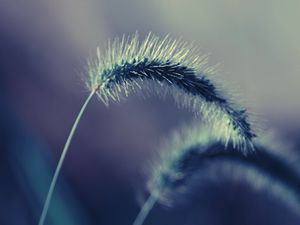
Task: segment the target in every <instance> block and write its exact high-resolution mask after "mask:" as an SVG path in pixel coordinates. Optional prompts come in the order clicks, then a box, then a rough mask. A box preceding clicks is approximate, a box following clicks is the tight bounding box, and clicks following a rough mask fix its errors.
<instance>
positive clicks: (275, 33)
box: [0, 0, 300, 225]
mask: <svg viewBox="0 0 300 225" xmlns="http://www.w3.org/2000/svg"><path fill="white" fill-rule="evenodd" d="M299 9H300V1H296V0H295V1H293V0H288V1H274V0H253V1H238V0H229V1H217V0H213V1H212V0H201V1H199V0H172V1H170V0H152V1H141V0H85V1H82V0H73V1H72V0H51V1H46V0H41V1H39V0H27V1H20V0H1V1H0V225H33V224H37V219H38V217H39V214H40V212H41V208H42V204H43V202H44V199H45V195H46V192H47V190H48V186H49V183H50V179H51V176H52V174H53V172H54V169H55V166H56V163H57V161H58V158H59V156H60V153H61V150H62V147H63V144H64V141H65V139H66V137H67V134H68V132H69V129H70V127H71V125H72V123H73V121H74V119H75V116H76V115H77V113H78V110H79V108H80V106H81V104H82V103H83V101H84V99H85V98H86V97H87V94H88V91H87V90H86V89H85V87H84V84H83V82H82V80H81V74H82V73H84V72H85V68H86V59H87V58H88V57H90V56H93V55H94V53H95V48H96V47H97V46H99V45H100V46H104V44H105V43H106V41H107V39H108V38H113V37H115V36H121V35H122V34H123V33H125V34H131V33H133V32H135V31H136V30H138V31H139V33H140V35H141V37H144V36H145V35H146V34H147V33H148V32H149V31H153V32H154V33H155V34H157V35H166V34H168V33H169V34H170V35H171V37H174V38H176V37H180V36H182V37H183V39H185V40H187V41H192V40H195V41H196V43H198V44H199V45H200V46H201V49H202V52H203V53H209V54H210V62H211V64H212V65H214V64H216V63H221V65H220V66H219V70H220V71H221V72H220V76H221V78H222V79H223V80H224V82H225V83H226V86H227V87H228V88H229V89H231V88H232V89H233V90H232V92H233V94H235V95H237V96H238V97H237V98H239V99H240V100H241V102H242V103H243V104H244V105H245V106H246V107H247V108H248V109H249V111H250V112H251V113H252V114H253V115H254V116H255V117H256V118H258V121H259V124H258V125H259V127H260V128H262V129H274V130H276V131H278V132H279V133H280V134H281V136H282V137H283V138H284V139H287V140H289V141H291V142H292V143H295V145H296V146H300V141H299V140H300V139H299V138H300V135H299V131H300V120H299V115H300V103H299V97H300V95H299V86H300V63H299V59H300V45H299V40H300V28H299V21H300V14H299ZM191 119H192V115H191V114H190V113H189V112H187V111H185V110H181V109H177V107H176V106H175V105H174V103H173V102H172V101H171V100H167V101H162V100H160V99H158V98H155V97H153V98H150V99H147V100H146V101H143V100H141V99H140V98H138V97H137V96H131V97H130V98H129V99H128V101H126V102H124V103H122V104H112V105H111V106H110V107H109V108H106V107H105V106H104V105H103V104H102V103H101V102H100V101H98V100H96V99H94V100H93V101H92V103H91V105H90V106H89V107H88V110H87V112H86V114H85V116H84V117H83V119H82V121H81V123H80V127H79V130H78V132H77V133H76V136H75V138H74V140H73V142H72V144H71V148H70V152H69V155H68V156H67V158H66V162H65V164H64V167H63V174H62V176H61V177H60V179H59V183H58V187H57V189H56V191H55V196H54V200H53V202H52V205H51V209H50V212H49V216H48V217H47V224H49V225H50V224H51V225H60V224H62V225H77V224H78V225H96V224H98V225H100V224H101V225H117V224H122V225H126V224H128V225H129V224H131V223H132V221H133V219H134V217H135V215H136V214H137V212H138V209H139V204H140V203H141V202H142V201H143V190H144V189H143V188H144V181H145V176H144V170H143V168H145V167H146V166H147V164H148V163H149V162H150V161H151V160H152V159H153V158H154V157H155V154H154V152H155V149H156V146H157V145H158V144H159V143H160V141H161V140H162V139H163V137H166V136H168V134H169V133H170V131H171V130H173V129H175V128H176V127H179V126H180V125H182V124H183V123H185V122H188V121H190V120H191ZM296 149H297V147H296ZM298 149H299V150H300V147H298ZM206 191H207V193H206V194H205V195H203V193H202V194H199V198H196V199H194V200H193V201H192V202H191V203H190V204H188V205H186V206H178V207H176V208H175V209H172V210H167V209H166V208H164V207H159V206H158V207H156V208H155V209H154V211H153V212H152V214H151V215H150V217H149V220H147V222H146V224H149V225H150V224H156V225H158V224H162V225H167V224H172V225H175V224H180V225H185V224H187V225H195V224H201V225H221V224H222V225H223V224H228V225H229V224H230V225H235V224H236V225H247V224H249V225H250V224H257V225H259V224H272V225H276V224H285V225H289V224H291V225H296V224H300V218H299V216H298V217H297V216H296V215H294V214H293V213H292V212H290V211H289V210H288V209H286V208H285V206H283V205H282V204H281V203H280V202H278V201H277V200H274V199H272V198H269V197H266V196H265V195H264V194H257V193H255V192H253V191H252V190H251V189H250V188H248V187H247V186H246V185H243V184H240V185H235V186H233V185H231V184H230V183H225V184H224V186H222V188H220V187H213V188H207V190H206Z"/></svg>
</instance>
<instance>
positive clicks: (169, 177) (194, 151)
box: [147, 125, 300, 212]
mask: <svg viewBox="0 0 300 225" xmlns="http://www.w3.org/2000/svg"><path fill="white" fill-rule="evenodd" d="M199 127H201V128H199ZM275 142H276V141H274V139H266V138H261V139H258V140H256V141H255V142H254V144H255V147H256V152H252V153H250V154H248V155H247V156H245V155H244V154H242V152H240V151H236V150H235V149H233V146H232V145H231V144H230V143H229V145H228V147H227V149H226V147H225V143H224V142H222V141H218V140H217V139H216V137H215V135H214V133H212V132H211V130H210V129H208V128H206V127H205V126H203V125H202V126H194V127H192V128H189V129H183V130H182V131H181V132H180V133H178V132H175V133H174V134H173V136H172V138H171V140H170V141H169V142H168V143H166V144H164V145H163V146H162V149H161V151H160V157H159V160H158V161H157V162H156V163H154V164H153V165H152V167H151V171H150V174H151V175H150V179H149V181H148V185H147V187H148V191H149V192H150V193H152V194H153V195H155V196H157V197H158V199H159V201H160V202H161V203H162V204H166V205H169V206H171V205H173V204H174V203H175V201H178V199H184V198H180V196H181V195H182V193H189V191H192V192H193V191H195V190H196V191H197V192H196V193H199V192H201V190H199V188H201V185H202V186H205V185H204V184H207V183H210V184H217V185H218V184H221V183H222V182H223V181H224V180H225V181H226V180H227V181H228V180H231V181H232V182H243V183H246V184H247V185H249V186H250V187H252V188H253V189H254V190H257V191H263V192H265V193H267V194H271V195H272V196H275V197H276V198H277V199H279V200H282V201H283V202H285V203H287V205H288V206H290V207H291V208H292V209H294V210H295V211H296V212H297V211H298V212H300V211H299V210H300V167H299V159H298V160H296V159H295V157H294V156H293V155H294V154H292V152H291V151H289V152H287V150H289V149H286V147H287V146H285V147H283V148H282V145H279V144H277V145H275V144H274V143H275ZM277 142H278V141H277ZM195 186H196V187H197V188H196V189H195V188H194V187H195ZM184 196H186V195H184Z"/></svg>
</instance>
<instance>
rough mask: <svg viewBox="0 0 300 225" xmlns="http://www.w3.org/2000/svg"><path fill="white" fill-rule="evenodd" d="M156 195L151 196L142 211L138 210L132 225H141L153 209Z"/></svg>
mask: <svg viewBox="0 0 300 225" xmlns="http://www.w3.org/2000/svg"><path fill="white" fill-rule="evenodd" d="M157 198H158V195H155V194H151V195H150V196H149V197H148V199H147V201H146V202H145V203H144V205H143V207H142V209H141V210H140V212H139V214H138V215H137V217H136V218H135V220H134V222H133V224H132V225H142V224H143V223H144V221H145V219H146V217H147V216H148V215H149V213H150V211H151V209H152V208H153V206H154V204H155V203H156V201H157Z"/></svg>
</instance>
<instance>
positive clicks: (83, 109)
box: [39, 89, 97, 225]
mask: <svg viewBox="0 0 300 225" xmlns="http://www.w3.org/2000/svg"><path fill="white" fill-rule="evenodd" d="M96 91H97V89H95V90H94V91H92V92H91V93H90V95H89V96H88V97H87V99H86V100H85V102H84V104H83V105H82V107H81V109H80V111H79V113H78V115H77V117H76V120H75V122H74V124H73V127H72V129H71V131H70V134H69V136H68V139H67V141H66V143H65V146H64V149H63V151H62V154H61V156H60V159H59V162H58V164H57V167H56V169H55V173H54V175H53V178H52V181H51V184H50V187H49V191H48V193H47V197H46V201H45V203H44V206H43V211H42V214H41V217H40V220H39V225H44V222H45V219H46V215H47V212H48V209H49V206H50V202H51V199H52V195H53V191H54V188H55V185H56V183H57V178H58V176H59V174H60V170H61V167H62V165H63V162H64V159H65V157H66V154H67V152H68V149H69V146H70V143H71V140H72V138H73V136H74V133H75V131H76V128H77V126H78V123H79V121H80V119H81V117H82V114H83V113H84V111H85V109H86V107H87V105H88V104H89V102H90V100H91V99H92V97H93V96H94V94H95V93H96Z"/></svg>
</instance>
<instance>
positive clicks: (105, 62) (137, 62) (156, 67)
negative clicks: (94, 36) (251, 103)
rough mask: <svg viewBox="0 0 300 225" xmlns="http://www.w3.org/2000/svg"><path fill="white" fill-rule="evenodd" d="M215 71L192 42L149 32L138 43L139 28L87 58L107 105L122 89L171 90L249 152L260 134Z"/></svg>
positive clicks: (117, 98)
mask: <svg viewBox="0 0 300 225" xmlns="http://www.w3.org/2000/svg"><path fill="white" fill-rule="evenodd" d="M212 74H213V69H212V68H209V67H208V66H207V59H206V57H203V56H199V54H198V51H197V48H195V46H193V44H188V43H186V42H183V41H181V40H174V39H171V38H169V37H168V36H166V37H165V38H162V39H160V38H158V37H157V36H155V35H152V34H151V33H149V35H148V36H147V37H146V39H145V40H144V41H142V42H141V43H140V42H139V36H138V34H137V33H136V34H135V35H133V36H132V37H125V36H123V37H122V38H121V39H118V38H116V39H115V40H114V41H113V42H112V43H111V42H109V44H108V47H107V50H106V52H104V53H103V54H102V53H101V52H100V50H99V49H98V50H97V59H96V60H95V61H93V62H90V63H89V79H88V81H87V86H88V87H89V89H90V90H94V89H95V88H96V87H97V90H98V91H97V95H98V96H99V98H100V99H101V100H102V101H103V102H104V103H105V104H108V101H109V98H111V99H112V100H115V101H120V94H125V95H126V96H127V95H128V93H129V92H131V91H135V90H136V89H142V90H143V92H148V93H149V92H150V93H151V94H152V93H155V94H158V95H159V96H165V95H166V94H171V96H174V99H175V100H176V102H177V103H179V104H180V105H182V106H185V107H188V108H190V109H192V110H193V111H194V112H195V113H196V114H201V115H202V117H203V119H204V120H205V121H207V122H208V123H209V124H210V125H211V126H212V127H213V128H214V132H215V134H217V136H218V138H219V139H226V142H227V143H228V142H232V143H233V144H234V146H235V147H237V148H239V149H241V150H244V151H245V152H247V151H248V150H249V149H253V145H252V139H253V138H254V137H255V136H256V135H255V133H254V131H253V130H252V127H251V125H250V122H249V121H248V115H247V113H246V110H245V109H243V108H241V107H238V106H237V105H235V104H233V103H232V102H231V100H229V99H228V98H226V97H225V94H224V93H223V92H222V91H220V90H219V88H217V87H216V85H215V82H212Z"/></svg>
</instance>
